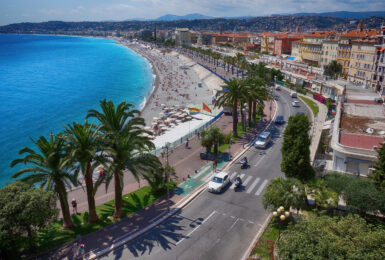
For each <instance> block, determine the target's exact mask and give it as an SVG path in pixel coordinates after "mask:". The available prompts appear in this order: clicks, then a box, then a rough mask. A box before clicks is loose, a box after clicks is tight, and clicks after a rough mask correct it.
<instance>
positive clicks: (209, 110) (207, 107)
mask: <svg viewBox="0 0 385 260" xmlns="http://www.w3.org/2000/svg"><path fill="white" fill-rule="evenodd" d="M203 110H205V111H207V112H209V113H211V109H210V108H209V106H208V105H206V104H205V103H203Z"/></svg>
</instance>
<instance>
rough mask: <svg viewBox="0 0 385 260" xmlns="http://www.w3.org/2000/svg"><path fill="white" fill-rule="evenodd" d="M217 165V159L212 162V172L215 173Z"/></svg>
mask: <svg viewBox="0 0 385 260" xmlns="http://www.w3.org/2000/svg"><path fill="white" fill-rule="evenodd" d="M217 165H218V159H215V160H214V162H213V171H214V172H216V171H217Z"/></svg>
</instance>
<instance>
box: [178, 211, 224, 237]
mask: <svg viewBox="0 0 385 260" xmlns="http://www.w3.org/2000/svg"><path fill="white" fill-rule="evenodd" d="M215 213H217V212H216V211H215V210H214V211H213V212H211V214H210V215H209V216H208V217H207V218H206V219H205V220H203V221H202V223H201V224H200V225H197V226H196V227H195V228H194V229H193V230H191V231H190V232H189V233H188V234H187V235H186V236H185V237H184V238H182V239H181V240H179V241H178V242H176V243H175V245H178V244H180V243H181V242H182V241H183V240H185V239H186V238H187V237H189V236H190V235H191V234H192V233H194V231H195V230H197V229H198V228H199V227H201V226H202V225H203V224H204V223H205V222H206V221H207V220H208V219H209V218H211V217H212V216H213V215H214V214H215Z"/></svg>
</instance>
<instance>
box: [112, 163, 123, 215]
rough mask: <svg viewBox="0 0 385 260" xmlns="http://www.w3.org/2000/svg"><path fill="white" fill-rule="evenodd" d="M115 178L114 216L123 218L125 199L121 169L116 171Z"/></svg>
mask: <svg viewBox="0 0 385 260" xmlns="http://www.w3.org/2000/svg"><path fill="white" fill-rule="evenodd" d="M114 180H115V212H114V218H123V211H122V207H123V200H122V195H123V194H122V185H121V184H120V178H119V170H116V171H115V173H114Z"/></svg>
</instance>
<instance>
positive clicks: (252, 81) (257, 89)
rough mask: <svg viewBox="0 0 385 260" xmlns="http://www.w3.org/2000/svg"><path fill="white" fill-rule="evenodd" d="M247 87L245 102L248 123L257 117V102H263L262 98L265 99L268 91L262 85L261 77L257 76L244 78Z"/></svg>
mask: <svg viewBox="0 0 385 260" xmlns="http://www.w3.org/2000/svg"><path fill="white" fill-rule="evenodd" d="M245 84H246V88H247V92H248V93H247V94H248V95H247V103H248V105H249V114H248V117H249V125H250V124H251V122H254V121H255V119H256V117H257V104H263V101H264V100H267V98H268V93H267V89H266V88H265V87H264V81H263V79H261V78H259V77H253V78H250V77H248V78H246V80H245Z"/></svg>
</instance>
